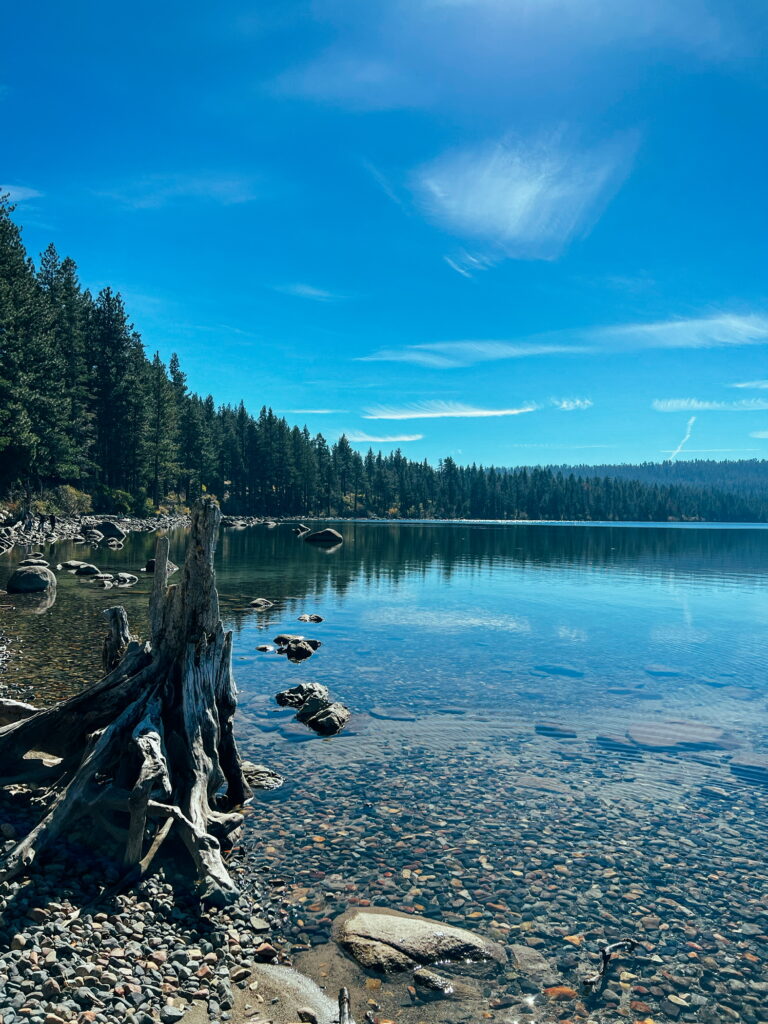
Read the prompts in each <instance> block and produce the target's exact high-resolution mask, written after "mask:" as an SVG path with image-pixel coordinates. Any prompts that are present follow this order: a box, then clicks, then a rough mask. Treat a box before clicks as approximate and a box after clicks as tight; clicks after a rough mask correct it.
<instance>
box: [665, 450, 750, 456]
mask: <svg viewBox="0 0 768 1024" xmlns="http://www.w3.org/2000/svg"><path fill="white" fill-rule="evenodd" d="M759 451H762V449H761V448H686V449H685V454H686V455H714V454H715V453H722V454H725V453H726V452H731V453H736V452H759ZM661 454H662V455H669V456H670V458H674V457H675V452H673V451H671V450H667V449H662V452H661Z"/></svg>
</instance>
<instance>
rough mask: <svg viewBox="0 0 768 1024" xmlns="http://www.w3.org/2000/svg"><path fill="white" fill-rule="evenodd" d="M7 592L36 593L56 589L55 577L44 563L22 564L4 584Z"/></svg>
mask: <svg viewBox="0 0 768 1024" xmlns="http://www.w3.org/2000/svg"><path fill="white" fill-rule="evenodd" d="M5 589H6V590H7V591H8V593H9V594H36V593H39V592H40V591H44V590H55V589H56V577H55V576H54V575H53V573H52V572H51V570H50V569H49V568H48V567H47V566H45V565H22V566H19V568H18V569H16V570H15V571H14V572H13V573H12V574H11V577H10V579H9V580H8V582H7V583H6V585H5Z"/></svg>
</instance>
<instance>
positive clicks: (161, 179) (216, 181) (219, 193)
mask: <svg viewBox="0 0 768 1024" xmlns="http://www.w3.org/2000/svg"><path fill="white" fill-rule="evenodd" d="M98 194H99V195H101V196H104V197H106V198H108V199H114V200H116V201H117V202H119V203H120V204H121V205H123V206H126V207H129V208H130V209H133V210H154V209H159V208H161V207H163V206H168V205H169V204H171V203H174V202H179V201H184V200H191V199H199V200H205V201H208V202H213V203H218V204H220V205H221V206H233V205H237V204H240V203H249V202H251V201H252V200H254V199H256V198H257V193H256V191H255V189H254V186H253V182H252V181H251V180H250V179H248V178H244V177H240V176H237V175H233V176H228V175H217V174H200V175H183V174H179V175H160V174H157V175H147V176H145V177H142V178H139V179H138V180H136V181H132V182H128V183H126V184H124V185H120V186H118V187H115V188H113V189H108V190H107V189H104V190H102V191H100V192H99V193H98Z"/></svg>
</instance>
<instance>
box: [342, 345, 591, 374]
mask: <svg viewBox="0 0 768 1024" xmlns="http://www.w3.org/2000/svg"><path fill="white" fill-rule="evenodd" d="M589 351H591V349H590V348H587V347H585V346H577V345H564V344H560V345H558V344H536V343H532V344H529V343H525V342H521V343H516V342H510V341H436V342H426V343H424V344H422V345H408V346H406V347H405V348H400V349H392V348H389V349H380V350H379V351H378V352H373V353H371V355H368V356H358V361H359V362H363V363H371V362H391V363H415V364H416V365H417V366H432V367H437V368H440V369H447V368H451V367H458V366H472V365H473V364H474V363H484V362H492V361H494V360H496V359H525V358H529V357H531V356H554V355H572V354H577V353H580V352H589Z"/></svg>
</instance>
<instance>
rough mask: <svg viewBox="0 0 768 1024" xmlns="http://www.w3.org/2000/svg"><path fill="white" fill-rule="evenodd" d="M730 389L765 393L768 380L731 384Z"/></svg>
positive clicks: (767, 387)
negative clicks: (745, 389) (744, 389)
mask: <svg viewBox="0 0 768 1024" xmlns="http://www.w3.org/2000/svg"><path fill="white" fill-rule="evenodd" d="M731 387H732V388H747V389H748V390H750V391H765V390H766V389H768V380H746V381H743V382H742V383H741V384H731Z"/></svg>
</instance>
